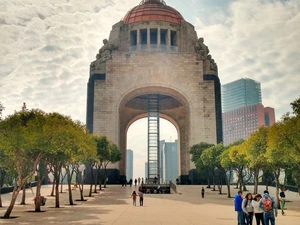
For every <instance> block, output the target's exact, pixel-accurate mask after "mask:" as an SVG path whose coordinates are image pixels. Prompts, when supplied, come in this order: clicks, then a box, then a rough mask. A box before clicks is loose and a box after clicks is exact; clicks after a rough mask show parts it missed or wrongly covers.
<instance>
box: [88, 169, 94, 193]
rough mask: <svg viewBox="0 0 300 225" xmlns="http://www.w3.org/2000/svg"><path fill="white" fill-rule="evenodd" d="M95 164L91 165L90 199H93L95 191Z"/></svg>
mask: <svg viewBox="0 0 300 225" xmlns="http://www.w3.org/2000/svg"><path fill="white" fill-rule="evenodd" d="M93 167H94V166H93V164H91V171H90V172H91V185H90V191H89V197H92V191H93V182H94V170H93Z"/></svg>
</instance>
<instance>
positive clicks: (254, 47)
mask: <svg viewBox="0 0 300 225" xmlns="http://www.w3.org/2000/svg"><path fill="white" fill-rule="evenodd" d="M215 14H219V12H216V13H215ZM211 18H212V20H211V21H213V18H215V17H214V15H212V16H211ZM198 21H199V22H198V23H197V24H196V29H197V31H198V34H199V35H200V36H203V37H205V42H206V44H207V45H208V46H209V48H210V50H211V53H212V55H213V57H214V58H215V59H216V61H217V63H218V66H219V76H220V79H221V82H222V83H223V84H225V83H228V82H231V81H233V80H236V79H239V78H243V77H248V78H252V79H254V80H257V81H260V82H261V86H262V97H263V104H265V105H268V106H271V107H274V108H275V112H276V117H277V119H279V118H280V116H281V115H282V114H284V113H285V112H287V111H290V106H289V103H290V102H291V101H293V100H294V99H295V98H297V97H299V89H300V87H299V76H298V75H299V71H300V64H299V63H298V62H299V60H300V55H299V50H300V45H299V41H298V40H300V27H299V22H300V2H299V1H296V0H290V1H285V2H282V1H270V0H264V1H260V0H253V1H247V0H241V1H234V2H232V3H231V4H230V6H229V14H228V15H227V17H226V20H224V21H223V22H220V20H219V19H218V17H216V19H215V22H214V23H212V24H210V25H208V26H205V25H204V24H203V22H202V21H201V18H200V17H199V18H198ZM297 81H298V82H297Z"/></svg>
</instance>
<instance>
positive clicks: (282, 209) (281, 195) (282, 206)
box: [279, 189, 287, 215]
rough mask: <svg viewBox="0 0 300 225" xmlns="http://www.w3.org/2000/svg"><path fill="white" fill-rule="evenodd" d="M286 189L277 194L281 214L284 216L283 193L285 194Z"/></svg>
mask: <svg viewBox="0 0 300 225" xmlns="http://www.w3.org/2000/svg"><path fill="white" fill-rule="evenodd" d="M286 190H287V189H284V190H282V191H281V192H280V193H279V199H280V202H281V206H280V208H281V214H282V215H284V206H285V192H286Z"/></svg>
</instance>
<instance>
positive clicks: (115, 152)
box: [103, 142, 122, 187]
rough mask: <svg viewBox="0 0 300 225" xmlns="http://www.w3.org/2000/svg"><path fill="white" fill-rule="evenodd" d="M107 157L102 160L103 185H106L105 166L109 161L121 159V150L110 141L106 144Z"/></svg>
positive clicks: (113, 161)
mask: <svg viewBox="0 0 300 225" xmlns="http://www.w3.org/2000/svg"><path fill="white" fill-rule="evenodd" d="M108 151H109V157H108V158H107V159H106V160H105V161H104V162H103V167H104V187H106V167H107V165H108V164H109V163H116V162H119V161H120V160H121V158H122V157H121V152H120V150H119V148H118V146H117V145H116V144H114V143H112V142H109V144H108Z"/></svg>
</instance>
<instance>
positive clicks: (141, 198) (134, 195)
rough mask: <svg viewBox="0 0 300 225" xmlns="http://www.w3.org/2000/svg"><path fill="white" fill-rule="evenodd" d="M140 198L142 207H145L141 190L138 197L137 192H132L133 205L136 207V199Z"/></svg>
mask: <svg viewBox="0 0 300 225" xmlns="http://www.w3.org/2000/svg"><path fill="white" fill-rule="evenodd" d="M137 196H139V198H140V206H143V205H144V194H143V192H142V190H140V189H139V194H138V195H137V194H136V192H135V191H133V192H132V195H131V196H130V197H131V198H132V204H133V205H134V206H136V198H137Z"/></svg>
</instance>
